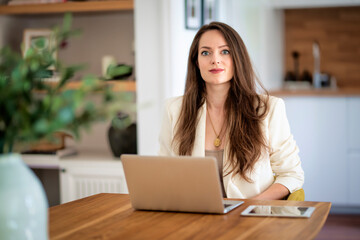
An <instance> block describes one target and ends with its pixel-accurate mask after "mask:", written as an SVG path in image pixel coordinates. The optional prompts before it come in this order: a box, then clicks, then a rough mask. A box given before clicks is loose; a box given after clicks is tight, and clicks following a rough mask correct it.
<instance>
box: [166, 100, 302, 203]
mask: <svg viewBox="0 0 360 240" xmlns="http://www.w3.org/2000/svg"><path fill="white" fill-rule="evenodd" d="M181 105H182V97H175V98H171V99H168V100H167V101H166V104H165V111H164V116H163V120H162V127H161V131H160V137H159V141H160V150H159V155H166V156H175V155H178V154H177V153H176V150H175V148H174V147H173V146H172V140H173V137H174V135H175V125H176V122H177V120H178V117H179V114H180V109H181ZM199 114H200V119H199V122H198V125H197V127H196V136H195V143H194V148H193V151H192V154H191V155H192V156H197V157H201V156H205V124H206V102H205V103H204V104H203V106H202V107H201V109H200V110H199ZM262 129H263V132H264V133H265V138H266V140H267V143H268V144H269V145H268V146H270V148H269V150H268V151H266V152H265V151H264V153H263V154H262V155H261V157H260V159H259V160H258V161H257V162H256V164H255V166H254V170H253V171H252V172H251V173H248V176H249V178H250V179H251V180H252V181H251V182H247V181H246V180H244V179H243V178H242V177H241V176H240V175H239V174H234V173H232V174H226V173H227V171H229V170H228V169H227V166H228V165H227V164H228V161H229V160H228V151H229V146H228V144H225V147H224V158H223V176H224V179H223V181H224V188H225V191H226V195H227V197H228V198H251V197H254V196H256V195H258V194H260V193H261V192H263V191H265V190H266V189H267V188H268V187H270V186H271V185H272V184H273V183H280V184H282V185H284V186H285V187H287V188H288V189H289V191H290V193H292V192H294V191H296V190H298V189H300V188H302V185H303V184H304V171H303V169H302V167H301V162H300V158H299V155H298V153H299V149H298V147H297V145H296V142H295V140H294V139H293V136H292V134H291V132H290V126H289V123H288V120H287V117H286V112H285V104H284V101H283V100H282V99H280V98H277V97H272V96H270V98H269V111H268V114H267V116H266V117H265V118H264V120H263V124H262ZM274 176H275V178H274Z"/></svg>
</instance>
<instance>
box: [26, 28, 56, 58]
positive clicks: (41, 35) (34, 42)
mask: <svg viewBox="0 0 360 240" xmlns="http://www.w3.org/2000/svg"><path fill="white" fill-rule="evenodd" d="M42 39H43V40H42ZM55 44H56V43H55V39H54V36H53V32H52V30H51V29H25V30H24V50H23V56H25V54H26V52H27V51H28V50H29V48H30V47H31V48H33V49H34V50H35V51H38V52H42V51H46V50H50V48H52V47H54V46H55ZM54 58H55V59H56V58H57V53H56V52H55V53H54Z"/></svg>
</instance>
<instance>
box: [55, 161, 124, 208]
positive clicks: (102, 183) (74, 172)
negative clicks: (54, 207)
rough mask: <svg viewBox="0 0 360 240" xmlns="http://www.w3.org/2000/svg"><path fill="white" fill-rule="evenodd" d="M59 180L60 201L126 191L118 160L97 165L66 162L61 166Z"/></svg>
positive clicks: (64, 201) (122, 172)
mask: <svg viewBox="0 0 360 240" xmlns="http://www.w3.org/2000/svg"><path fill="white" fill-rule="evenodd" d="M64 162H65V161H64ZM60 182H61V183H60V191H61V194H60V198H61V203H66V202H69V201H73V200H77V199H80V198H84V197H88V196H91V195H94V194H98V193H128V189H127V185H126V180H125V175H124V171H123V168H122V164H121V162H120V161H114V162H111V164H110V163H107V164H104V163H98V164H97V165H95V163H91V164H90V163H89V162H87V163H86V164H83V163H82V164H80V163H79V164H74V163H71V162H66V165H65V164H64V166H62V168H61V174H60Z"/></svg>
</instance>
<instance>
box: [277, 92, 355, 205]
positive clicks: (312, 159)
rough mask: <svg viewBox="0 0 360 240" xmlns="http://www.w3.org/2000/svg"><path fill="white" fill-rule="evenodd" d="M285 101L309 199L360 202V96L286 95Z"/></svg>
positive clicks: (335, 202) (342, 202)
mask: <svg viewBox="0 0 360 240" xmlns="http://www.w3.org/2000/svg"><path fill="white" fill-rule="evenodd" d="M284 101H285V104H286V110H287V116H288V120H289V123H290V127H291V131H292V133H293V135H294V138H295V140H296V142H297V144H298V146H299V149H300V153H299V154H300V158H301V161H302V166H303V169H304V172H305V184H304V190H305V197H306V200H308V201H331V202H332V203H333V205H334V206H360V190H359V187H358V186H359V185H360V177H359V175H358V174H357V171H358V170H359V169H360V155H359V152H360V148H358V146H359V143H360V141H359V136H356V133H357V132H359V131H360V125H359V124H358V123H359V122H360V114H359V109H360V108H359V107H360V98H357V97H354V98H351V97H324V96H322V97H316V96H309V97H299V96H295V97H291V96H287V97H284ZM356 118H358V119H356Z"/></svg>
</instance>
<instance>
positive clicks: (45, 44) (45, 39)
mask: <svg viewBox="0 0 360 240" xmlns="http://www.w3.org/2000/svg"><path fill="white" fill-rule="evenodd" d="M23 43H24V49H23V53H22V54H23V57H25V54H26V52H27V51H28V50H29V49H30V48H33V49H34V50H35V51H37V52H39V53H41V52H43V51H46V50H50V49H51V48H53V47H55V45H56V42H55V37H54V34H53V31H52V30H51V29H47V28H45V29H43V28H41V29H25V30H24V35H23ZM53 58H54V59H57V52H56V51H55V52H54V53H53ZM48 70H50V71H51V76H49V77H47V78H43V81H47V82H58V81H59V80H60V77H59V75H58V73H56V71H55V66H54V65H51V66H50V67H49V68H48Z"/></svg>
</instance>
